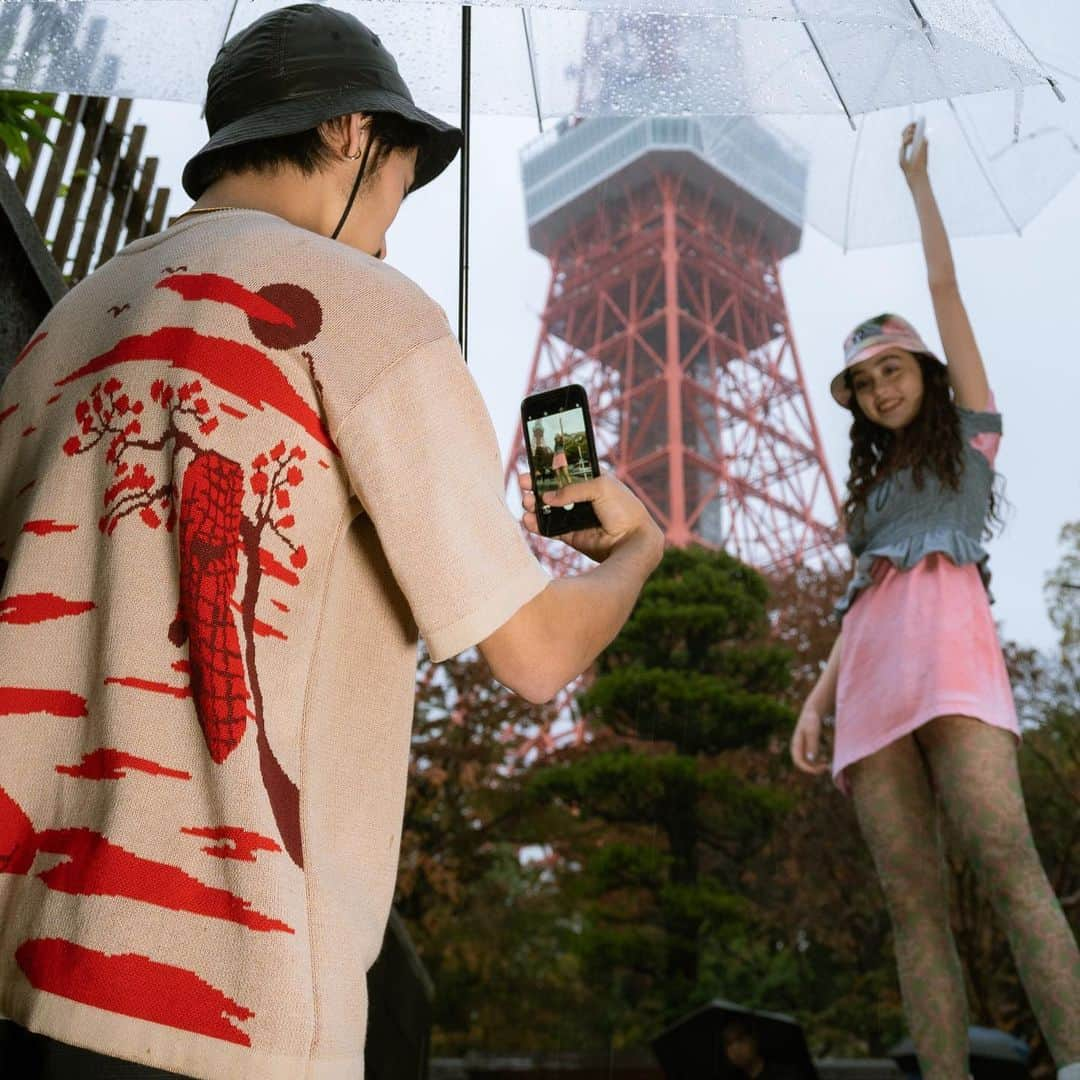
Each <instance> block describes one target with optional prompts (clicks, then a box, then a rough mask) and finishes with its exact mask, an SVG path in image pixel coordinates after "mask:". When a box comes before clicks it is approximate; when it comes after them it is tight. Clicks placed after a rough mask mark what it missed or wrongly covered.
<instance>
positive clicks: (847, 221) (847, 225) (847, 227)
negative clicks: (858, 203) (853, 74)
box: [844, 117, 863, 255]
mask: <svg viewBox="0 0 1080 1080" xmlns="http://www.w3.org/2000/svg"><path fill="white" fill-rule="evenodd" d="M862 135H863V124H862V118H861V117H860V119H859V128H858V131H857V132H856V134H855V152H854V153H853V154H852V155H851V170H850V171H849V172H848V185H847V205H846V206H845V207H844V254H845V255H846V254H847V251H848V235H849V234H850V232H851V196H852V194H853V192H854V187H855V163H856V162H857V161H858V159H859V145H860V143H862Z"/></svg>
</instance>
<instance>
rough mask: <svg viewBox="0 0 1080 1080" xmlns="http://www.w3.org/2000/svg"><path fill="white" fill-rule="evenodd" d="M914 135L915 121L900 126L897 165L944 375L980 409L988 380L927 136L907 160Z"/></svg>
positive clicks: (959, 395)
mask: <svg viewBox="0 0 1080 1080" xmlns="http://www.w3.org/2000/svg"><path fill="white" fill-rule="evenodd" d="M914 135H915V125H914V124H909V125H908V126H907V127H906V128H905V129H904V134H903V137H902V138H901V143H900V168H901V169H902V170H903V173H904V177H905V179H906V180H907V182H908V187H909V188H910V189H911V197H912V198H913V199H914V201H915V211H916V213H917V214H918V216H919V229H920V231H921V233H922V245H923V253H924V254H925V256H926V273H927V279H928V281H929V285H930V297H931V299H932V300H933V302H934V314H935V316H936V317H937V324H938V333H939V334H940V335H941V344H942V345H943V346H944V348H945V359H946V361H948V367H949V381H950V382H951V383H952V387H953V391H954V393H955V396H956V404H957V405H960V406H963V407H964V408H968V409H974V410H975V411H976V412H982V411H983V410H984V409H986V408H987V406H988V405H989V403H990V385H989V383H988V381H987V378H986V368H985V367H984V366H983V361H982V354H981V353H980V352H979V346H978V345H977V344H976V342H975V333H974V331H973V330H972V329H971V322H970V320H969V319H968V315H967V310H966V309H965V308H964V302H963V300H961V299H960V288H959V286H958V284H957V281H956V267H955V266H954V265H953V257H952V251H951V249H950V247H949V237H948V234H947V233H946V232H945V223H944V222H943V221H942V220H941V211H940V210H939V209H938V204H937V200H936V199H935V198H934V192H933V189H932V188H931V187H930V176H929V173H928V172H927V168H926V164H927V141H926V139H923V142H922V146H921V147H920V149H919V150H918V151H917V152H916V153H915V155H914V157H913V158H912V160H911V161H908V160H907V148H908V146H909V145H910V144H911V141H912V139H913V138H914Z"/></svg>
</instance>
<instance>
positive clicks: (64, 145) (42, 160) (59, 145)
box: [5, 95, 169, 284]
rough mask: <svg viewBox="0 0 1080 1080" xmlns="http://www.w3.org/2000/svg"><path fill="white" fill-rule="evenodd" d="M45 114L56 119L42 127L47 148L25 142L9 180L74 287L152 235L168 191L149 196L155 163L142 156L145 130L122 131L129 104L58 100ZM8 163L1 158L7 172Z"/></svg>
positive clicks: (11, 158)
mask: <svg viewBox="0 0 1080 1080" xmlns="http://www.w3.org/2000/svg"><path fill="white" fill-rule="evenodd" d="M53 107H54V108H56V109H57V110H58V111H60V112H62V113H63V116H64V119H63V121H62V122H61V121H58V120H53V121H52V122H51V123H50V125H49V128H48V136H49V138H50V139H51V140H52V142H53V145H52V146H48V145H46V144H43V143H41V142H39V141H34V142H32V143H31V145H30V153H31V160H30V164H29V165H22V164H19V167H18V169H17V170H16V171H15V173H14V179H15V185H16V187H17V188H18V189H19V191H20V192H21V194H22V196H23V198H24V199H25V200H26V202H27V206H28V207H29V208H30V210H31V212H32V214H33V216H34V222H35V224H36V225H37V227H38V228H39V229H40V230H41V234H42V236H44V237H45V240H46V243H47V244H48V246H49V249H50V250H51V251H52V254H53V258H54V259H55V260H56V264H57V265H58V266H59V267H60V270H61V272H62V273H63V275H64V277H65V278H66V279H67V281H68V282H69V283H70V284H74V283H75V282H77V281H81V280H82V279H83V278H84V277H86V275H87V274H88V273H90V271H91V270H93V269H95V268H96V267H98V266H100V265H101V264H102V263H103V262H105V261H106V260H107V259H109V258H111V257H112V255H113V254H114V253H115V252H116V251H117V249H119V248H121V247H123V246H124V245H125V244H127V243H129V242H130V241H132V240H136V239H138V238H139V237H140V236H145V235H147V234H148V233H155V232H158V231H159V230H160V229H161V228H162V227H163V225H164V223H165V215H166V213H167V212H168V205H169V189H168V188H161V187H159V188H157V189H155V187H154V180H155V177H156V175H157V168H158V159H157V158H154V157H148V158H143V156H142V154H143V144H144V142H145V139H146V126H145V125H143V124H136V125H135V126H134V127H132V128H131V129H130V130H129V123H130V119H131V101H130V100H128V99H126V98H118V99H114V98H102V97H80V96H75V95H66V96H64V97H61V98H57V99H55V100H54V101H53ZM110 109H111V115H110ZM14 161H15V159H14V156H13V155H9V157H8V160H7V161H6V162H5V165H6V166H7V168H8V171H9V172H10V170H11V168H12V167H13V165H14Z"/></svg>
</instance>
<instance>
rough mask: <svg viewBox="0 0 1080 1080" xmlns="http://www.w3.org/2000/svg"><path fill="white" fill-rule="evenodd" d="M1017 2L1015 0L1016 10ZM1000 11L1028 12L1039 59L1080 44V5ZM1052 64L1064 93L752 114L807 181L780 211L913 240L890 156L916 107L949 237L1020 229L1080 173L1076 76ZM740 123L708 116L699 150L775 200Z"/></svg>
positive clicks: (867, 234) (872, 241) (842, 234)
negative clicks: (746, 162)
mask: <svg viewBox="0 0 1080 1080" xmlns="http://www.w3.org/2000/svg"><path fill="white" fill-rule="evenodd" d="M1018 6H1019V5H1018V4H1017V3H1015V0H1014V3H1013V4H1012V5H1011V7H1012V9H1016V8H1017V7H1018ZM1005 11H1006V13H1007V14H1014V13H1015V14H1017V15H1020V14H1027V16H1028V22H1027V24H1026V25H1023V32H1024V35H1025V38H1027V39H1028V40H1029V42H1030V44H1032V45H1033V47H1034V48H1035V50H1036V52H1037V53H1038V54H1039V55H1040V56H1043V55H1046V56H1047V57H1050V56H1056V55H1059V54H1062V53H1064V54H1068V53H1069V52H1070V51H1071V50H1072V49H1073V48H1074V47H1075V46H1076V45H1077V44H1080V12H1069V11H1066V10H1064V9H1063V8H1062V7H1060V6H1059V7H1058V8H1057V9H1056V11H1055V9H1054V8H1053V6H1052V5H1050V4H1047V3H1045V2H1044V3H1041V4H1040V5H1038V6H1037V8H1035V7H1029V8H1028V9H1027V12H1026V13H1022V12H1020V11H1014V10H1010V8H1006V9H1005ZM1047 66H1048V67H1049V68H1050V70H1051V71H1052V72H1053V73H1054V75H1055V77H1056V78H1057V79H1058V80H1060V86H1061V88H1063V89H1064V91H1065V97H1066V101H1065V102H1062V101H1060V100H1059V98H1058V96H1057V95H1056V94H1055V93H1054V92H1053V91H1052V89H1051V88H1050V87H1049V86H1048V85H1043V86H1036V87H1030V88H1026V89H1019V88H1017V89H1016V90H1013V91H996V92H992V93H987V94H979V95H970V96H966V97H957V98H953V97H949V96H948V95H947V94H944V93H943V94H941V95H939V97H940V100H937V101H933V102H927V103H923V104H920V105H917V106H906V107H900V108H892V109H884V110H879V111H877V112H875V113H873V114H869V115H865V116H859V117H857V118H856V130H855V132H854V133H853V132H851V131H850V130H849V129H848V127H847V125H846V124H845V123H844V121H843V120H842V119H841V120H837V119H836V118H835V117H799V118H794V117H785V116H772V117H758V118H757V119H756V121H755V123H757V124H758V125H760V126H762V127H764V128H765V129H766V130H768V131H769V133H770V134H771V135H772V136H773V137H774V139H775V140H776V142H775V145H776V146H777V147H781V148H783V154H784V155H785V160H786V158H787V157H793V158H795V159H798V160H800V161H802V162H804V163H805V170H806V172H805V176H806V179H805V184H804V185H803V186H800V187H799V189H798V191H797V192H795V191H793V192H789V193H788V197H787V199H786V203H785V207H784V211H785V213H787V214H788V216H789V217H791V218H792V220H797V221H799V223H800V224H802V223H807V224H810V225H813V226H814V227H816V228H817V229H818V230H819V231H820V232H822V233H824V234H825V235H826V236H828V237H830V238H831V239H833V240H834V241H836V243H838V244H840V245H841V246H842V247H844V248H845V249H850V248H864V247H873V246H877V245H884V244H894V243H906V242H912V241H916V240H918V238H919V226H918V220H917V218H916V215H915V210H914V207H913V205H912V201H911V198H910V197H909V195H908V193H907V189H906V186H905V182H904V179H903V175H902V173H901V171H900V169H899V168H898V167H897V153H898V149H899V138H900V131H901V129H902V128H903V127H904V125H905V124H907V123H909V122H910V121H911V120H913V119H915V118H916V117H918V116H923V117H925V119H926V133H927V137H928V139H929V141H930V156H929V162H930V174H931V178H932V180H933V182H934V191H935V194H936V195H937V199H938V203H939V204H940V206H941V211H942V216H943V217H944V219H945V224H946V227H947V228H948V230H949V234H950V235H951V236H982V235H990V234H1007V233H1016V234H1019V233H1020V232H1021V231H1022V230H1023V229H1024V228H1025V227H1026V226H1027V225H1029V224H1030V223H1031V222H1032V220H1033V219H1034V218H1035V217H1036V216H1037V215H1038V214H1039V213H1040V212H1041V211H1042V210H1043V209H1044V208H1045V207H1046V206H1047V205H1048V204H1049V203H1050V202H1051V201H1052V200H1053V199H1054V197H1055V196H1056V195H1057V194H1058V193H1059V192H1060V191H1061V190H1062V189H1063V188H1064V187H1065V186H1066V185H1067V184H1068V183H1069V182H1070V181H1071V180H1072V179H1073V178H1074V177H1075V176H1076V174H1077V173H1078V172H1080V75H1078V74H1077V73H1075V72H1070V71H1068V70H1065V69H1062V68H1061V67H1059V66H1057V65H1055V64H1053V63H1050V64H1048V65H1047ZM739 123H740V122H738V121H735V120H731V119H726V118H716V119H712V120H704V121H703V122H702V128H703V133H704V135H705V144H706V153H707V155H708V156H709V158H710V160H712V162H713V163H714V164H715V165H716V166H717V167H719V168H721V169H725V170H727V171H729V172H731V173H733V174H735V173H737V175H738V177H739V182H740V183H742V184H743V185H744V186H746V187H748V188H749V189H750V190H751V191H753V192H754V193H755V194H757V195H758V196H759V197H760V198H763V199H765V200H766V201H767V202H768V201H769V200H773V201H775V199H776V197H777V196H776V192H775V191H774V190H773V187H774V186H775V185H774V184H773V181H772V177H771V174H770V170H767V169H766V170H765V171H764V172H760V171H759V172H758V173H753V172H750V171H747V170H745V169H744V168H741V164H740V163H741V146H740V142H741V139H740V137H739V134H738V126H739ZM777 168H778V169H779V164H778V167H777ZM770 204H771V203H770Z"/></svg>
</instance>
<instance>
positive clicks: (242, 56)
mask: <svg viewBox="0 0 1080 1080" xmlns="http://www.w3.org/2000/svg"><path fill="white" fill-rule="evenodd" d="M206 82H207V91H206V126H207V128H208V129H209V131H210V140H209V142H207V143H206V145H205V146H204V147H203V148H202V149H201V150H200V151H199V152H198V153H197V154H196V155H195V156H194V157H193V158H192V159H191V160H190V161H189V162H188V163H187V165H186V166H185V167H184V175H183V185H184V190H185V191H186V192H187V193H188V195H190V196H191V197H192V198H193V199H197V198H199V196H200V195H201V194H202V193H203V191H205V190H206V186H207V183H208V181H207V179H206V178H205V175H204V173H205V165H206V159H207V155H209V154H211V153H212V152H213V151H215V150H220V149H222V148H224V147H226V146H237V145H239V144H241V143H248V142H257V141H258V140H260V139H268V138H273V137H275V136H278V135H292V134H295V133H296V132H299V131H307V130H309V129H310V128H313V127H318V125H319V124H321V123H322V122H323V121H325V120H331V119H333V118H334V117H335V116H344V115H347V114H350V113H358V112H363V113H371V112H390V113H396V114H397V115H398V116H401V117H404V118H405V119H406V120H411V121H413V123H416V124H420V125H421V126H423V127H424V128H426V129H427V130H428V132H429V138H428V140H427V143H426V145H425V146H424V147H423V149H422V150H421V152H420V155H419V157H418V159H417V163H416V181H415V183H414V184H413V186H412V190H413V191H415V190H416V189H417V188H421V187H423V186H424V185H425V184H426V183H428V182H430V181H431V180H434V179H435V177H436V176H438V175H439V173H441V172H442V171H443V169H445V168H446V166H447V165H449V164H450V162H451V161H453V160H454V155H455V154H457V152H458V150H460V149H461V146H462V135H461V131H460V129H458V128H456V127H454V126H453V125H451V124H448V123H446V122H445V121H443V120H440V119H439V118H438V117H437V116H432V115H431V113H427V112H424V110H423V109H420V108H417V106H416V105H415V104H414V102H413V99H412V94H410V93H409V88H408V87H407V86H406V85H405V80H404V79H402V77H401V75H400V74H399V73H398V68H397V63H396V61H395V60H394V58H393V56H391V55H390V53H389V52H388V51H387V49H386V47H385V46H384V45H383V44H382V42H381V41H380V40H379V38H378V37H377V35H375V34H374V33H373V32H372V31H371V30H369V29H368V28H367V27H366V26H365V25H364V24H363V23H362V22H360V20H359V19H357V18H356V17H355V16H353V15H349V14H347V13H346V12H344V11H336V10H335V9H334V8H331V7H325V6H323V5H321V4H295V5H293V6H292V7H285V8H278V9H277V10H275V11H271V12H269V13H268V14H266V15H264V16H263V17H262V18H261V19H257V20H256V21H255V22H253V23H252V24H251V25H250V26H248V27H245V28H244V29H243V30H241V31H240V32H239V33H238V34H236V35H235V36H233V37H231V38H230V39H229V40H228V41H227V42H225V44H224V45H223V46H222V47H221V50H220V51H219V52H218V55H217V59H215V60H214V63H213V65H212V67H211V68H210V73H209V74H208V75H207V79H206Z"/></svg>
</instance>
